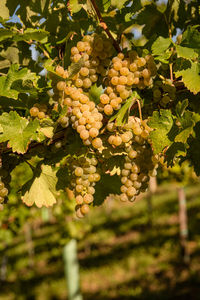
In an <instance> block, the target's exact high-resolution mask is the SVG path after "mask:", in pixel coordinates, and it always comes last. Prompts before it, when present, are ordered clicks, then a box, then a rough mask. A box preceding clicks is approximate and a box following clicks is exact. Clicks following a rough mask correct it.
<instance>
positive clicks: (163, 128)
mask: <svg viewBox="0 0 200 300" xmlns="http://www.w3.org/2000/svg"><path fill="white" fill-rule="evenodd" d="M173 124H174V121H173V116H172V114H171V112H170V111H169V110H163V109H162V110H161V111H160V112H158V111H154V113H153V116H152V117H151V118H150V121H149V122H148V125H149V126H150V127H151V128H153V129H154V130H153V131H151V132H150V138H151V140H152V146H153V150H154V153H160V152H161V151H162V150H163V149H164V148H165V147H167V146H169V145H171V144H172V140H171V138H170V135H169V133H170V131H171V130H172V127H173Z"/></svg>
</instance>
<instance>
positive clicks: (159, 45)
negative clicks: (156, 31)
mask: <svg viewBox="0 0 200 300" xmlns="http://www.w3.org/2000/svg"><path fill="white" fill-rule="evenodd" d="M171 44H172V41H171V39H169V38H164V37H162V36H159V37H158V38H157V39H156V40H155V42H154V43H153V44H152V47H151V50H152V54H153V55H154V56H156V55H158V56H162V55H163V54H165V51H166V50H167V49H168V48H169V47H170V45H171Z"/></svg>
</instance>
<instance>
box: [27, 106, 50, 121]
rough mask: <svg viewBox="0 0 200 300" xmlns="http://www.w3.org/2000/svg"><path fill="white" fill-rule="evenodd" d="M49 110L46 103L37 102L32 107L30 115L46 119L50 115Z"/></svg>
mask: <svg viewBox="0 0 200 300" xmlns="http://www.w3.org/2000/svg"><path fill="white" fill-rule="evenodd" d="M47 110H48V108H47V105H46V104H43V103H35V104H34V105H33V107H31V109H30V115H31V117H34V118H36V117H37V118H38V119H44V118H47V117H48V115H47Z"/></svg>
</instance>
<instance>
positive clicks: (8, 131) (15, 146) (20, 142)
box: [0, 111, 39, 153]
mask: <svg viewBox="0 0 200 300" xmlns="http://www.w3.org/2000/svg"><path fill="white" fill-rule="evenodd" d="M0 125H1V127H2V129H3V132H2V133H1V134H0V143H1V142H7V141H8V142H9V147H11V148H12V151H13V152H17V153H25V152H26V151H27V149H28V145H29V144H30V142H31V141H33V140H37V130H38V128H39V121H38V120H36V119H35V120H34V121H30V122H28V120H27V119H25V118H22V117H20V116H19V115H18V114H17V112H16V111H15V112H14V111H10V113H9V114H8V113H3V114H2V115H1V116H0Z"/></svg>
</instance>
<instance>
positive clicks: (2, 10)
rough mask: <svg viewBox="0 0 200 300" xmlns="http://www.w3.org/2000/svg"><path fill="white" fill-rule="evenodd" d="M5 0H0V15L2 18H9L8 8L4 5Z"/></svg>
mask: <svg viewBox="0 0 200 300" xmlns="http://www.w3.org/2000/svg"><path fill="white" fill-rule="evenodd" d="M6 4H7V0H1V1H0V17H2V18H3V19H9V17H10V14H9V9H8V7H7V6H6Z"/></svg>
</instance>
